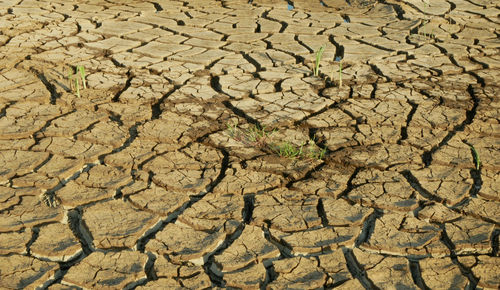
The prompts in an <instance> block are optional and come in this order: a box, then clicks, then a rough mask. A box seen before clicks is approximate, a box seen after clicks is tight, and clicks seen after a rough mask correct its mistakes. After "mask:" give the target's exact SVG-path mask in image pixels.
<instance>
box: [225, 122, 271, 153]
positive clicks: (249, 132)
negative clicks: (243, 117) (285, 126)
mask: <svg viewBox="0 0 500 290" xmlns="http://www.w3.org/2000/svg"><path fill="white" fill-rule="evenodd" d="M275 131H276V129H274V130H272V131H267V130H266V127H265V126H264V127H259V126H257V125H253V126H251V127H250V128H248V129H245V130H241V129H240V128H238V124H237V123H235V124H232V125H231V124H229V123H228V124H227V132H228V134H229V136H231V137H232V138H233V139H234V140H236V141H239V142H242V143H244V144H246V145H251V146H258V147H265V146H266V144H267V139H268V137H269V136H271V135H272V134H273V133H274V132H275Z"/></svg>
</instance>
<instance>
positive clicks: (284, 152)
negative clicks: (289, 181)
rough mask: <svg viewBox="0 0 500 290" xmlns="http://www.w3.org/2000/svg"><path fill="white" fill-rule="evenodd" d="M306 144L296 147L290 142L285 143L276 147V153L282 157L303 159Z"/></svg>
mask: <svg viewBox="0 0 500 290" xmlns="http://www.w3.org/2000/svg"><path fill="white" fill-rule="evenodd" d="M303 148H304V144H302V145H300V146H295V145H293V144H292V143H290V142H283V143H281V144H279V145H277V146H274V151H275V152H276V154H278V156H280V157H286V158H290V159H295V158H299V157H302V155H303Z"/></svg>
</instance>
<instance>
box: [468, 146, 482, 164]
mask: <svg viewBox="0 0 500 290" xmlns="http://www.w3.org/2000/svg"><path fill="white" fill-rule="evenodd" d="M468 145H469V147H470V149H471V150H472V153H473V154H474V160H475V161H476V170H479V168H481V159H480V158H479V153H478V152H477V150H476V148H474V146H472V144H468Z"/></svg>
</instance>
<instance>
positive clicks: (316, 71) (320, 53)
mask: <svg viewBox="0 0 500 290" xmlns="http://www.w3.org/2000/svg"><path fill="white" fill-rule="evenodd" d="M324 51H325V46H324V45H322V46H321V47H320V48H319V50H318V51H317V52H316V62H315V64H314V68H313V73H314V76H316V77H317V76H318V75H319V63H320V62H321V58H322V57H323V52H324Z"/></svg>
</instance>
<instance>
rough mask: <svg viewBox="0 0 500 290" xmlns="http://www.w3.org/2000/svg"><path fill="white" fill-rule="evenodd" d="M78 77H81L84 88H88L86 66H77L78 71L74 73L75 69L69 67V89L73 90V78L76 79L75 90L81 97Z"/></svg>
mask: <svg viewBox="0 0 500 290" xmlns="http://www.w3.org/2000/svg"><path fill="white" fill-rule="evenodd" d="M78 77H80V80H81V83H82V86H83V89H86V88H87V82H86V81H85V68H84V67H83V66H82V65H77V66H76V72H75V73H74V75H73V69H72V68H70V69H69V73H68V81H69V89H70V90H71V91H73V79H74V81H75V90H76V96H77V97H78V98H79V97H80V81H78Z"/></svg>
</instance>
